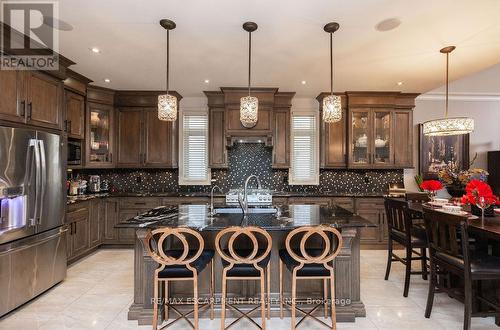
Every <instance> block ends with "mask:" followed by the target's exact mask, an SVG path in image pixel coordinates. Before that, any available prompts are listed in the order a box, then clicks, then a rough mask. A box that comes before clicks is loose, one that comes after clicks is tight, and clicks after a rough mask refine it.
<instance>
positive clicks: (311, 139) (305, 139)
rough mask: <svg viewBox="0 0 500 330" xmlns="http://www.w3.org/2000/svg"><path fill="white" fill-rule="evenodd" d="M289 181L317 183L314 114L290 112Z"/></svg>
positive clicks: (296, 183)
mask: <svg viewBox="0 0 500 330" xmlns="http://www.w3.org/2000/svg"><path fill="white" fill-rule="evenodd" d="M291 153H292V154H291V157H290V158H291V161H292V164H291V165H292V166H291V169H290V178H289V183H290V184H292V185H314V184H319V138H318V127H317V115H316V114H292V128H291Z"/></svg>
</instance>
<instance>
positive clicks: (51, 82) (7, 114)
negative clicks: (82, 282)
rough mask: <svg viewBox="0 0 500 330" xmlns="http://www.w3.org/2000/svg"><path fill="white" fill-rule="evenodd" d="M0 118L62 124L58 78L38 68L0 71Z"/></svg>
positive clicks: (50, 125) (41, 124)
mask: <svg viewBox="0 0 500 330" xmlns="http://www.w3.org/2000/svg"><path fill="white" fill-rule="evenodd" d="M0 89H1V90H2V97H1V100H0V119H3V120H8V121H13V122H20V123H26V124H29V125H33V126H39V127H44V128H52V129H58V130H60V129H61V128H62V125H61V123H62V90H63V89H62V81H61V80H60V79H59V78H55V77H52V76H50V75H48V74H45V73H43V72H38V71H23V72H21V71H5V70H2V71H0Z"/></svg>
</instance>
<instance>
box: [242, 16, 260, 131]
mask: <svg viewBox="0 0 500 330" xmlns="http://www.w3.org/2000/svg"><path fill="white" fill-rule="evenodd" d="M243 29H244V30H245V31H247V32H248V96H244V97H242V98H241V99H240V121H241V124H242V125H243V126H244V127H246V128H252V127H254V126H255V125H256V124H257V121H258V119H259V100H258V99H257V98H256V97H255V96H250V82H251V80H250V78H251V72H252V70H251V69H252V32H253V31H255V30H257V24H256V23H254V22H246V23H244V24H243Z"/></svg>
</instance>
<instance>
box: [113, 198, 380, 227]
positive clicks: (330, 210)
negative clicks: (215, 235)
mask: <svg viewBox="0 0 500 330" xmlns="http://www.w3.org/2000/svg"><path fill="white" fill-rule="evenodd" d="M215 208H216V209H218V208H234V206H232V207H230V206H225V205H219V206H217V205H216V206H215ZM319 224H329V225H332V226H334V227H336V228H358V227H376V225H375V224H373V223H371V222H370V221H368V220H366V219H365V218H362V217H360V216H359V215H356V214H353V213H352V212H349V211H347V210H346V209H344V208H341V207H338V206H335V205H332V206H320V205H300V204H291V205H285V206H282V207H281V214H280V215H277V214H272V213H249V214H247V216H246V217H244V216H243V214H241V213H218V214H215V215H214V216H213V217H211V216H210V215H209V209H208V206H207V205H204V204H203V205H201V204H200V205H178V206H177V207H171V208H170V210H169V214H168V215H167V217H166V219H164V220H140V219H137V217H134V218H131V219H129V220H126V221H123V222H120V223H118V224H117V225H116V226H115V227H117V228H161V227H190V228H194V229H197V230H200V231H219V230H221V229H224V228H227V227H229V226H259V227H261V228H264V229H266V230H270V231H281V230H291V229H293V228H297V227H302V226H314V225H319Z"/></svg>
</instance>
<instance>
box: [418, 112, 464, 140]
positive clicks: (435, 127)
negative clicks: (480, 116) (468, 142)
mask: <svg viewBox="0 0 500 330" xmlns="http://www.w3.org/2000/svg"><path fill="white" fill-rule="evenodd" d="M422 130H423V133H424V135H427V136H447V135H460V134H469V133H472V132H473V131H474V119H472V118H466V117H454V118H442V119H436V120H429V121H426V122H425V123H424V124H423V128H422Z"/></svg>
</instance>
